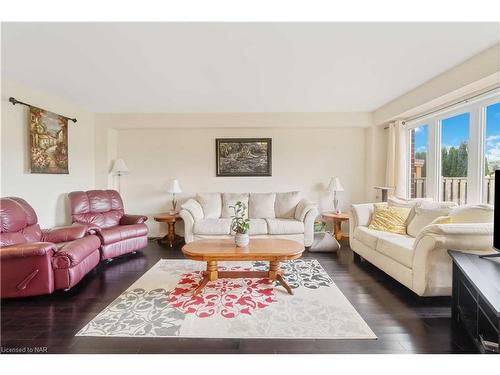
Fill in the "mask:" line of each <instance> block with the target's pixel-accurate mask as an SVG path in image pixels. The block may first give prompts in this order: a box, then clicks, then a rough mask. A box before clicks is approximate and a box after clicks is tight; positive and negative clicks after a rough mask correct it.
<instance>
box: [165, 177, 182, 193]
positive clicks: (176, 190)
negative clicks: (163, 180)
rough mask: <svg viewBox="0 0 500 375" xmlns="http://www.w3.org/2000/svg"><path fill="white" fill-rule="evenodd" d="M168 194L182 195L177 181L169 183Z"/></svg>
mask: <svg viewBox="0 0 500 375" xmlns="http://www.w3.org/2000/svg"><path fill="white" fill-rule="evenodd" d="M168 192H169V193H170V194H178V193H182V190H181V185H180V184H179V180H172V181H170V185H168Z"/></svg>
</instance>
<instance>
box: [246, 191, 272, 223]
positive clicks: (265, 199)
mask: <svg viewBox="0 0 500 375" xmlns="http://www.w3.org/2000/svg"><path fill="white" fill-rule="evenodd" d="M275 201H276V193H250V196H249V198H248V214H249V217H250V219H265V218H268V217H270V218H273V217H276V215H275V213H274V202H275Z"/></svg>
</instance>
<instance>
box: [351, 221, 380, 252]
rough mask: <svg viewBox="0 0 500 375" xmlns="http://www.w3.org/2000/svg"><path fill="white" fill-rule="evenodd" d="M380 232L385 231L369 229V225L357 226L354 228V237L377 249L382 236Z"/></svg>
mask: <svg viewBox="0 0 500 375" xmlns="http://www.w3.org/2000/svg"><path fill="white" fill-rule="evenodd" d="M380 233H384V232H382V231H379V230H375V229H368V227H361V226H360V227H356V228H355V229H354V237H353V238H355V239H357V240H358V241H360V242H362V243H363V244H365V245H366V246H368V247H369V248H371V249H375V247H376V246H377V240H378V238H379V237H380V235H379V234H380Z"/></svg>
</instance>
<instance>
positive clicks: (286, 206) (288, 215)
mask: <svg viewBox="0 0 500 375" xmlns="http://www.w3.org/2000/svg"><path fill="white" fill-rule="evenodd" d="M299 202H300V191H291V192H288V193H276V203H275V204H274V211H275V213H276V217H279V218H283V219H293V218H294V216H295V209H296V208H297V205H298V204H299Z"/></svg>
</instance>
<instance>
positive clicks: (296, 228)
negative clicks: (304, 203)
mask: <svg viewBox="0 0 500 375" xmlns="http://www.w3.org/2000/svg"><path fill="white" fill-rule="evenodd" d="M265 220H266V221H267V228H268V231H269V234H302V233H304V223H303V222H302V221H298V220H295V219H279V218H276V219H265Z"/></svg>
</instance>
